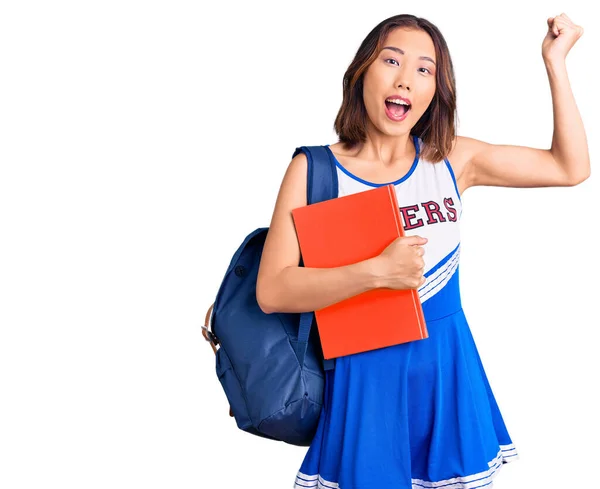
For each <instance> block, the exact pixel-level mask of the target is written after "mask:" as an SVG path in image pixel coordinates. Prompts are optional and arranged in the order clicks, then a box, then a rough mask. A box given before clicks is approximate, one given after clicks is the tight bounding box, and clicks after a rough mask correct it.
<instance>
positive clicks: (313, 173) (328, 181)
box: [292, 146, 338, 205]
mask: <svg viewBox="0 0 600 489" xmlns="http://www.w3.org/2000/svg"><path fill="white" fill-rule="evenodd" d="M300 152H304V154H305V155H306V158H307V160H308V175H307V185H306V202H307V204H308V205H310V204H315V203H317V202H322V201H324V200H329V199H334V198H336V197H337V196H338V179H337V171H336V167H335V162H334V161H333V158H332V157H331V153H329V151H328V150H327V148H325V146H300V147H299V148H296V150H295V151H294V154H293V156H292V158H293V157H294V156H296V155H297V154H298V153H300Z"/></svg>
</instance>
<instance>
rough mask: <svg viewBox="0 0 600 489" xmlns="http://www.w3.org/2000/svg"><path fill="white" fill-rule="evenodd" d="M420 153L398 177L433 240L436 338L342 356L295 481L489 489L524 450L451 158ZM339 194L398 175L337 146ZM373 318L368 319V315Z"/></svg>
mask: <svg viewBox="0 0 600 489" xmlns="http://www.w3.org/2000/svg"><path fill="white" fill-rule="evenodd" d="M412 139H413V142H414V144H415V149H416V156H415V159H414V161H413V164H412V166H411V168H410V170H409V171H408V173H407V174H406V175H405V176H403V177H402V178H400V179H399V180H397V181H395V182H389V183H392V184H394V186H395V189H396V195H397V198H398V204H399V206H400V211H401V215H402V219H403V226H404V232H405V235H406V236H411V235H419V236H423V237H425V238H428V242H427V244H425V245H424V249H425V254H424V256H423V259H424V260H425V273H424V275H425V278H426V282H425V283H424V284H423V285H422V286H421V287H420V288H419V296H420V298H421V303H422V305H423V313H424V315H425V321H426V324H427V330H428V333H429V337H428V338H426V339H423V340H417V341H412V342H409V343H404V344H400V345H395V346H391V347H387V348H380V349H376V350H371V351H368V352H362V353H358V354H353V355H347V356H343V357H339V358H337V359H336V364H335V368H334V369H333V370H326V371H325V393H324V394H325V395H324V404H323V409H322V411H321V416H320V419H319V424H318V427H317V431H316V434H315V437H314V439H313V441H312V443H311V445H310V447H309V448H308V451H307V453H306V456H305V458H304V461H303V462H302V464H301V467H300V469H299V471H298V473H297V476H296V480H295V483H294V489H306V488H317V489H424V488H426V489H429V488H436V489H442V488H443V489H478V488H483V487H485V488H486V489H490V488H491V487H492V486H493V479H494V476H495V475H496V474H497V472H498V470H499V469H500V468H501V467H502V465H503V464H504V463H507V462H510V461H513V460H515V459H517V458H518V454H517V451H516V449H515V447H514V446H513V443H512V440H511V438H510V436H509V434H508V431H507V428H506V426H505V424H504V421H503V419H502V415H501V413H500V409H499V407H498V404H497V402H496V400H495V398H494V394H493V392H492V389H491V387H490V384H489V382H488V379H487V376H486V373H485V370H484V368H483V365H482V362H481V359H480V357H479V353H478V351H477V347H476V345H475V342H474V340H473V336H472V334H471V331H470V328H469V325H468V323H467V320H466V318H465V314H464V312H463V309H462V305H461V299H460V291H459V282H458V271H459V257H460V235H459V222H460V217H461V213H462V205H461V199H460V195H459V193H458V188H457V185H456V179H455V176H454V173H453V171H452V167H451V166H450V163H449V162H448V160H447V159H444V160H443V161H440V162H430V161H426V160H424V159H423V158H421V157H420V154H421V148H422V144H423V141H422V140H421V139H420V138H418V137H417V136H414V135H413V136H412ZM325 147H326V148H327V151H328V152H329V153H330V156H332V157H333V158H334V161H335V164H336V171H337V176H338V184H339V193H338V196H339V197H341V196H343V195H348V194H352V193H356V192H361V191H365V190H370V189H372V188H374V187H379V186H381V185H388V184H389V183H373V182H368V181H366V180H363V179H361V178H359V177H357V176H356V175H354V174H352V173H351V172H350V171H348V170H347V169H346V168H344V167H343V166H342V165H341V164H340V162H339V161H338V160H337V159H336V158H335V156H334V155H333V153H332V152H331V150H330V149H329V146H325ZM366 329H368V325H367V326H366Z"/></svg>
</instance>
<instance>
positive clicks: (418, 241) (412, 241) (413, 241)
mask: <svg viewBox="0 0 600 489" xmlns="http://www.w3.org/2000/svg"><path fill="white" fill-rule="evenodd" d="M402 242H403V243H404V244H407V245H422V244H425V243H427V238H423V237H421V236H406V237H405V238H404V239H403V240H402Z"/></svg>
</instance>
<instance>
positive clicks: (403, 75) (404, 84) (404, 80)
mask: <svg viewBox="0 0 600 489" xmlns="http://www.w3.org/2000/svg"><path fill="white" fill-rule="evenodd" d="M407 64H408V63H405V64H404V66H403V68H402V69H399V70H398V76H397V78H396V87H397V88H405V89H406V90H408V91H410V87H411V86H412V81H411V80H410V77H409V75H408V71H409V69H410V68H408V67H407Z"/></svg>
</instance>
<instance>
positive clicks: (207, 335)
mask: <svg viewBox="0 0 600 489" xmlns="http://www.w3.org/2000/svg"><path fill="white" fill-rule="evenodd" d="M213 306H214V304H212V305H211V306H210V307H209V308H208V311H207V312H206V319H205V320H204V323H205V324H204V325H203V326H202V336H204V339H205V340H206V341H208V342H209V343H210V346H211V347H212V349H213V351H214V352H215V355H216V354H217V348H216V346H217V345H218V344H219V338H217V337H216V335H215V334H214V333H213V332H212V331H211V330H210V329H208V327H209V325H210V324H209V323H210V318H211V314H210V313H211V312H212V308H213Z"/></svg>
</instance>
